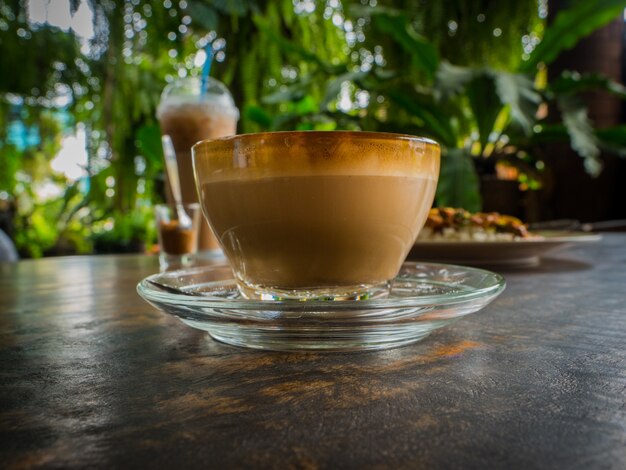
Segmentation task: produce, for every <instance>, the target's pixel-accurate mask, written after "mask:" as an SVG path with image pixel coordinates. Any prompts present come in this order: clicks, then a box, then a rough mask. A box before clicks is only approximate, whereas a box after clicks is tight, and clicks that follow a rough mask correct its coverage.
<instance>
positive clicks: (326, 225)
mask: <svg viewBox="0 0 626 470" xmlns="http://www.w3.org/2000/svg"><path fill="white" fill-rule="evenodd" d="M194 167H195V172H196V178H197V180H198V184H199V187H198V189H199V191H200V201H201V205H202V208H203V211H204V214H205V216H206V217H207V219H208V220H209V223H210V225H211V227H212V229H213V231H214V233H215V235H216V237H217V238H218V240H219V241H220V244H221V246H222V248H223V250H224V253H225V254H226V256H227V258H228V260H229V261H230V263H231V267H232V268H233V271H234V273H235V276H236V278H237V280H238V282H239V286H240V290H241V291H242V293H243V294H244V295H246V296H248V297H255V298H259V297H260V298H274V299H276V298H298V299H311V298H312V299H320V298H324V299H327V298H331V299H333V298H337V299H339V298H364V297H367V296H368V293H370V292H371V291H372V289H374V288H377V287H380V286H381V285H384V284H385V283H386V282H387V281H389V280H391V279H392V278H393V277H394V276H395V275H396V274H397V273H398V270H399V269H400V266H401V265H402V263H403V261H404V259H405V257H406V255H407V253H408V252H409V250H410V248H411V247H412V245H413V243H414V241H415V238H416V237H417V235H418V233H419V231H420V229H421V228H422V226H423V225H424V222H425V220H426V217H427V215H428V210H429V209H430V207H431V205H432V202H433V198H434V194H435V187H436V183H437V177H438V171H439V147H438V145H437V144H435V143H434V142H432V141H429V140H426V139H419V138H415V137H409V136H399V135H394V134H376V133H366V132H361V133H360V132H286V133H271V134H249V135H241V136H236V137H233V138H227V139H219V140H217V141H212V142H203V143H200V144H198V145H196V146H195V147H194Z"/></svg>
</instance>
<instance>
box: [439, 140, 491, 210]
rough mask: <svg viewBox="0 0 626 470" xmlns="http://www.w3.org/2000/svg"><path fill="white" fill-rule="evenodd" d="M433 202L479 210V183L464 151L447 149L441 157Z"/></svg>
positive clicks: (470, 159)
mask: <svg viewBox="0 0 626 470" xmlns="http://www.w3.org/2000/svg"><path fill="white" fill-rule="evenodd" d="M435 200H436V202H437V204H438V205H440V206H450V207H462V208H464V209H466V210H468V211H470V212H476V211H479V210H480V209H481V206H482V201H481V198H480V183H479V182H478V175H477V174H476V169H475V168H474V161H473V159H472V157H471V156H470V154H469V151H468V150H466V149H447V151H445V153H444V154H443V155H442V159H441V172H440V174H439V183H438V184H437V194H436V196H435Z"/></svg>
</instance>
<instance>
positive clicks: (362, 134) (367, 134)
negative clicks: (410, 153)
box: [191, 130, 440, 152]
mask: <svg viewBox="0 0 626 470" xmlns="http://www.w3.org/2000/svg"><path fill="white" fill-rule="evenodd" d="M324 134H326V135H329V134H332V135H337V134H343V135H352V136H358V137H359V138H364V139H366V138H368V139H379V140H405V141H413V142H421V143H425V144H427V145H433V146H435V147H437V148H439V147H440V145H439V143H438V142H436V141H434V140H433V139H430V138H428V137H424V136H417V135H410V134H401V133H394V132H374V131H350V130H337V131H316V130H300V131H268V132H251V133H247V134H235V135H229V136H225V137H217V138H214V139H203V140H200V141H198V142H196V143H195V144H194V145H193V146H192V147H191V150H192V151H194V152H195V151H196V149H197V148H200V147H202V146H204V145H206V144H211V143H214V142H230V141H241V140H248V139H259V138H262V136H264V135H267V136H275V135H284V136H289V135H300V136H301V135H311V136H314V135H318V136H320V135H324Z"/></svg>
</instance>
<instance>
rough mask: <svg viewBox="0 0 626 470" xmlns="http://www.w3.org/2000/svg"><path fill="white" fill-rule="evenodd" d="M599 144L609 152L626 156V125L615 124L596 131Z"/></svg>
mask: <svg viewBox="0 0 626 470" xmlns="http://www.w3.org/2000/svg"><path fill="white" fill-rule="evenodd" d="M596 137H597V138H598V141H599V142H600V146H601V147H602V148H603V149H606V150H608V151H610V152H613V153H617V154H618V155H619V156H621V157H626V126H624V125H622V126H615V127H609V128H607V129H600V130H597V131H596Z"/></svg>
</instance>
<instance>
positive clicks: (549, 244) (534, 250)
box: [408, 231, 602, 266]
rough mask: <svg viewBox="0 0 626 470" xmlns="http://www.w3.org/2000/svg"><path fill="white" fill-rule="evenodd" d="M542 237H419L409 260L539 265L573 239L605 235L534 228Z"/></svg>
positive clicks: (587, 239) (594, 239) (580, 240)
mask: <svg viewBox="0 0 626 470" xmlns="http://www.w3.org/2000/svg"><path fill="white" fill-rule="evenodd" d="M535 233H536V234H537V235H540V236H541V237H542V238H539V239H536V238H533V239H522V240H516V241H484V242H483V241H457V240H449V241H448V240H432V241H425V240H418V241H417V242H415V244H414V245H413V248H412V249H411V252H410V253H409V256H408V259H409V260H414V261H415V260H419V261H422V260H423V261H439V262H445V263H457V264H471V265H508V266H536V265H537V264H539V262H540V258H541V257H542V256H543V255H545V254H546V253H548V252H551V251H555V250H557V249H562V248H565V247H567V246H570V245H572V244H574V243H589V242H597V241H599V240H600V239H601V238H602V237H601V236H600V235H597V234H589V233H583V232H557V231H553V232H535Z"/></svg>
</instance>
